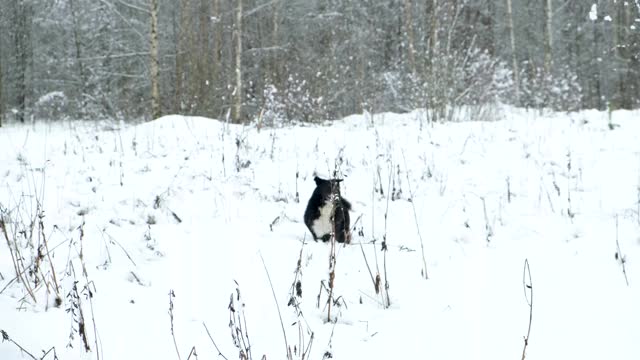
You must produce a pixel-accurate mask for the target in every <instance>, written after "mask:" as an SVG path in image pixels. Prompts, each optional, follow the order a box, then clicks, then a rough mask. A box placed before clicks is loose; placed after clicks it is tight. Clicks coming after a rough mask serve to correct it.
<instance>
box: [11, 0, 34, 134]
mask: <svg viewBox="0 0 640 360" xmlns="http://www.w3.org/2000/svg"><path fill="white" fill-rule="evenodd" d="M14 10H15V14H14V21H15V24H16V26H15V29H14V32H13V43H14V46H15V63H16V68H17V69H16V70H17V71H16V72H15V76H16V92H15V97H16V105H17V118H18V120H19V121H20V122H22V123H23V122H24V119H25V116H26V110H27V64H28V57H29V53H30V51H29V50H30V49H29V45H30V41H29V40H30V37H31V24H30V22H31V16H30V10H31V4H30V3H27V1H25V0H17V1H16V2H15V4H14Z"/></svg>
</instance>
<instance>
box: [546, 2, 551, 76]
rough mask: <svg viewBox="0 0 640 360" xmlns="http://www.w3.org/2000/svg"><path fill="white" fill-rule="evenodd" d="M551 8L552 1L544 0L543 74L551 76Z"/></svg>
mask: <svg viewBox="0 0 640 360" xmlns="http://www.w3.org/2000/svg"><path fill="white" fill-rule="evenodd" d="M552 20H553V6H552V0H544V74H545V77H547V78H548V77H549V76H551V69H552V67H551V66H552V65H553V55H552V51H553V35H552V26H553V24H552Z"/></svg>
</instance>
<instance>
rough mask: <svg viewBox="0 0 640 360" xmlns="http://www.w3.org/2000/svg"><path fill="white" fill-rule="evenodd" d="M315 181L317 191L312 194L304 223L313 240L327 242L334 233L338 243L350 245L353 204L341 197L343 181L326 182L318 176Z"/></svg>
mask: <svg viewBox="0 0 640 360" xmlns="http://www.w3.org/2000/svg"><path fill="white" fill-rule="evenodd" d="M313 180H314V181H315V182H316V189H315V190H314V191H313V194H311V198H310V199H309V203H308V204H307V210H306V211H305V212H304V223H305V224H306V225H307V227H308V228H309V231H311V235H313V239H314V240H315V241H318V239H321V240H322V241H324V242H327V241H329V240H330V239H331V233H334V234H335V237H336V241H337V242H339V243H344V242H346V243H347V244H348V243H350V242H351V232H350V231H349V222H350V219H349V210H351V204H350V203H349V202H348V201H347V200H346V199H345V198H343V197H342V196H341V195H340V182H341V181H342V179H332V180H325V179H321V178H319V177H317V176H316V177H315V178H314V179H313ZM334 226H335V227H334Z"/></svg>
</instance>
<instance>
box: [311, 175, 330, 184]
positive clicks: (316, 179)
mask: <svg viewBox="0 0 640 360" xmlns="http://www.w3.org/2000/svg"><path fill="white" fill-rule="evenodd" d="M313 181H315V182H316V186H320V184H322V183H325V182H327V180H325V179H320V178H319V177H317V176H316V177H314V178H313Z"/></svg>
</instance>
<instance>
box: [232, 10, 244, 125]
mask: <svg viewBox="0 0 640 360" xmlns="http://www.w3.org/2000/svg"><path fill="white" fill-rule="evenodd" d="M237 1H238V4H237V6H236V24H235V25H236V26H235V34H234V35H235V38H236V61H235V73H236V79H235V81H236V87H235V91H234V104H233V111H232V119H233V122H234V123H236V124H238V123H240V121H241V119H242V100H243V99H242V98H243V93H244V90H243V88H242V0H237Z"/></svg>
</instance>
